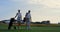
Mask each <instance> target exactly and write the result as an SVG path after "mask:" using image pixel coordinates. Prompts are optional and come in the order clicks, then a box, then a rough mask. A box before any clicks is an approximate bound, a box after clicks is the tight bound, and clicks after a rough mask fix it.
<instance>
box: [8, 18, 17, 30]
mask: <svg viewBox="0 0 60 32" xmlns="http://www.w3.org/2000/svg"><path fill="white" fill-rule="evenodd" d="M13 22H15V19H14V18H11V19H10V23H9V26H8V29H11V27H12V26H13ZM14 29H16V27H15V26H14Z"/></svg>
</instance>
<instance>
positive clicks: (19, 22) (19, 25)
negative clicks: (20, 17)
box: [18, 21, 21, 29]
mask: <svg viewBox="0 0 60 32" xmlns="http://www.w3.org/2000/svg"><path fill="white" fill-rule="evenodd" d="M20 25H21V23H20V21H18V29H20V28H19V26H20Z"/></svg>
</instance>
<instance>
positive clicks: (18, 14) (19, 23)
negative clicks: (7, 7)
mask: <svg viewBox="0 0 60 32" xmlns="http://www.w3.org/2000/svg"><path fill="white" fill-rule="evenodd" d="M16 17H17V23H18V29H19V26H20V25H21V21H22V15H21V13H20V10H18V13H17V14H16V16H15V18H16Z"/></svg>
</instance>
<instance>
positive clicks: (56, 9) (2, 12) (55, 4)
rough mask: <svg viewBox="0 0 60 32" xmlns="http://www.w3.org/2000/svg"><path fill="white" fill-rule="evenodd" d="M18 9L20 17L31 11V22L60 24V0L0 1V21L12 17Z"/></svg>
mask: <svg viewBox="0 0 60 32" xmlns="http://www.w3.org/2000/svg"><path fill="white" fill-rule="evenodd" d="M18 9H20V10H21V13H22V16H23V17H24V15H25V13H26V12H27V11H28V10H31V16H32V21H34V22H35V21H43V20H50V21H51V23H58V22H60V0H0V20H4V19H10V18H11V17H14V16H15V14H16V13H17V10H18Z"/></svg>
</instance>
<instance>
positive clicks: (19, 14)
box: [17, 12, 22, 20]
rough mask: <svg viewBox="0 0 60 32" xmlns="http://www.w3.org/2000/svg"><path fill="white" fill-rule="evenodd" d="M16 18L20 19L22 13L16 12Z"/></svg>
mask: <svg viewBox="0 0 60 32" xmlns="http://www.w3.org/2000/svg"><path fill="white" fill-rule="evenodd" d="M17 19H20V20H22V15H21V13H19V12H18V13H17Z"/></svg>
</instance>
